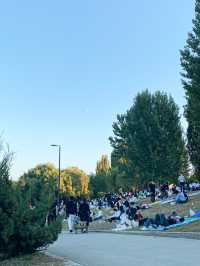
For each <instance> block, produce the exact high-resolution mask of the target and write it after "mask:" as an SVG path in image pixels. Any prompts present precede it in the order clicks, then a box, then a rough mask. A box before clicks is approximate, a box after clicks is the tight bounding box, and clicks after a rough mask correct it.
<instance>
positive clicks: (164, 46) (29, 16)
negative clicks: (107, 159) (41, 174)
mask: <svg viewBox="0 0 200 266" xmlns="http://www.w3.org/2000/svg"><path fill="white" fill-rule="evenodd" d="M193 16H194V0H167V1H162V0H151V1H150V0H139V1H138V0H125V1H121V0H84V1H82V0H77V1H68V0H58V1H54V0H51V1H50V0H48V1H47V0H42V1H41V0H40V1H39V0H34V1H27V0H26V1H25V0H23V1H20V0H16V1H14V0H13V1H12V0H8V1H2V3H1V8H0V33H1V35H0V38H1V39H0V114H1V123H0V132H2V135H3V140H4V141H5V142H7V143H9V145H10V148H11V150H13V151H14V152H15V160H14V164H13V169H12V176H13V178H17V177H18V176H19V175H20V174H22V173H23V172H24V171H26V170H27V169H28V168H31V167H34V166H35V165H36V164H38V163H45V162H47V161H49V162H53V163H55V164H56V163H57V154H56V150H55V149H53V148H50V147H49V145H50V144H51V143H58V144H62V147H63V152H62V167H67V166H71V165H75V166H79V167H80V168H82V169H83V170H85V171H86V172H91V171H93V170H94V168H95V163H96V160H97V159H99V157H100V156H101V154H105V153H108V154H109V153H110V151H111V148H110V146H109V141H108V137H109V136H110V135H111V134H112V123H113V121H114V120H115V117H116V114H117V113H123V112H125V111H126V110H127V109H128V108H129V107H130V105H131V103H132V99H133V97H134V96H135V95H136V94H137V92H139V91H142V90H144V89H146V88H149V90H151V91H155V90H158V89H161V90H165V91H167V92H169V93H171V94H172V95H173V97H174V98H175V101H176V102H177V103H178V105H179V106H180V107H182V106H183V104H184V101H185V100H184V92H183V89H182V86H181V82H180V75H179V72H180V71H181V68H180V62H179V49H181V48H183V46H184V44H185V40H186V37H187V32H188V31H190V30H191V27H192V18H193Z"/></svg>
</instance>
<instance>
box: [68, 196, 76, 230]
mask: <svg viewBox="0 0 200 266" xmlns="http://www.w3.org/2000/svg"><path fill="white" fill-rule="evenodd" d="M66 216H67V217H68V228H69V232H70V233H72V232H73V231H74V226H75V222H76V216H77V203H76V201H75V199H74V198H73V197H70V200H69V201H68V202H66Z"/></svg>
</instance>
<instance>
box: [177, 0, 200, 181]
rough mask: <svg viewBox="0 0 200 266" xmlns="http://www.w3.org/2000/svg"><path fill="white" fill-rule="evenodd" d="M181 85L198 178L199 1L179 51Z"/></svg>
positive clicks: (199, 139)
mask: <svg viewBox="0 0 200 266" xmlns="http://www.w3.org/2000/svg"><path fill="white" fill-rule="evenodd" d="M181 66H182V68H183V73H182V77H183V80H182V83H183V87H184V89H185V93H186V99H187V104H186V106H185V117H186V119H187V121H188V130H187V138H188V151H189V155H190V159H191V162H192V164H193V166H194V168H195V171H196V174H197V175H198V176H199V178H200V0H196V4H195V19H194V20H193V29H192V32H190V33H189V34H188V39H187V43H186V45H185V47H184V49H183V50H182V51H181Z"/></svg>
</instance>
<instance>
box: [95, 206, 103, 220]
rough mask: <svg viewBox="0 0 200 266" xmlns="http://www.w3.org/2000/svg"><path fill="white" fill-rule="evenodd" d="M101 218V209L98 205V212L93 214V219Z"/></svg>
mask: <svg viewBox="0 0 200 266" xmlns="http://www.w3.org/2000/svg"><path fill="white" fill-rule="evenodd" d="M101 219H103V212H102V210H101V207H98V212H97V213H96V214H95V215H94V218H93V221H98V220H101Z"/></svg>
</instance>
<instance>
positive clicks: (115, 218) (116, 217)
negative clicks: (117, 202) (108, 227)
mask: <svg viewBox="0 0 200 266" xmlns="http://www.w3.org/2000/svg"><path fill="white" fill-rule="evenodd" d="M113 211H114V213H113V214H112V216H111V217H110V218H108V219H107V220H106V221H108V222H110V223H112V222H113V221H119V220H120V216H121V211H120V210H119V209H117V208H116V207H115V208H114V209H113Z"/></svg>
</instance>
